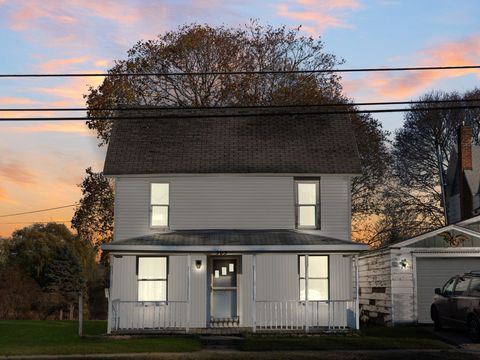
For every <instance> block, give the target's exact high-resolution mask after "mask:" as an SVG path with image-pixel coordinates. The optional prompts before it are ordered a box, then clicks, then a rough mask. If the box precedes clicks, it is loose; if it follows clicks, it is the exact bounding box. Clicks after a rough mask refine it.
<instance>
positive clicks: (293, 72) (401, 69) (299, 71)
mask: <svg viewBox="0 0 480 360" xmlns="http://www.w3.org/2000/svg"><path fill="white" fill-rule="evenodd" d="M458 69H480V65H459V66H414V67H390V68H350V69H318V70H252V71H202V72H168V73H165V72H158V73H157V72H142V73H80V74H79V73H77V74H75V73H70V74H67V73H65V74H0V78H32V77H94V76H110V77H115V76H117V77H128V76H205V75H251V74H252V75H253V74H259V75H268V74H321V73H350V72H381V71H428V70H458Z"/></svg>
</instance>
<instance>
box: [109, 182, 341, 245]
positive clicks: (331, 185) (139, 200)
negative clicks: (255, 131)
mask: <svg viewBox="0 0 480 360" xmlns="http://www.w3.org/2000/svg"><path fill="white" fill-rule="evenodd" d="M152 182H168V183H170V229H171V230H182V229H183V230H186V229H189V230H193V229H294V228H295V209H294V178H293V177H288V176H263V177H262V176H179V177H150V178H147V177H146V178H136V177H130V178H129V177H119V178H116V181H115V183H116V196H115V240H122V239H127V238H132V237H137V236H142V235H147V234H152V233H155V232H158V231H159V229H152V228H150V224H149V221H150V215H149V212H150V201H149V196H150V183H152ZM320 202H321V230H320V231H318V233H320V234H322V235H325V236H329V237H334V238H339V239H346V240H347V239H350V182H349V178H348V177H346V176H326V177H322V178H321V184H320Z"/></svg>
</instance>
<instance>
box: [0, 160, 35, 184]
mask: <svg viewBox="0 0 480 360" xmlns="http://www.w3.org/2000/svg"><path fill="white" fill-rule="evenodd" d="M0 176H1V177H3V178H4V179H6V180H9V181H12V182H14V183H22V184H34V183H36V176H35V175H34V174H33V172H31V171H30V170H29V169H28V168H27V167H25V166H23V165H21V164H19V163H18V162H4V163H0Z"/></svg>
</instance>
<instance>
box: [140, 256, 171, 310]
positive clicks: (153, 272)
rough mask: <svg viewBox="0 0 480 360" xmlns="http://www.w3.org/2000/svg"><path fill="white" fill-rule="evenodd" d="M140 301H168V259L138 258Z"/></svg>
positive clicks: (159, 257) (164, 257)
mask: <svg viewBox="0 0 480 360" xmlns="http://www.w3.org/2000/svg"><path fill="white" fill-rule="evenodd" d="M137 259H138V264H137V269H138V272H137V280H138V301H167V281H168V280H167V278H168V259H167V257H166V256H158V257H146V256H141V257H138V258H137Z"/></svg>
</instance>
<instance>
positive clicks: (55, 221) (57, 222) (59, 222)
mask: <svg viewBox="0 0 480 360" xmlns="http://www.w3.org/2000/svg"><path fill="white" fill-rule="evenodd" d="M71 222H72V221H71V220H45V221H19V222H7V223H0V225H17V224H45V223H56V224H65V223H71Z"/></svg>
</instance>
